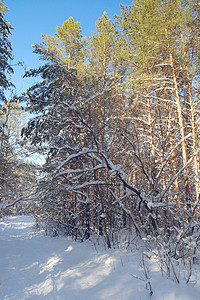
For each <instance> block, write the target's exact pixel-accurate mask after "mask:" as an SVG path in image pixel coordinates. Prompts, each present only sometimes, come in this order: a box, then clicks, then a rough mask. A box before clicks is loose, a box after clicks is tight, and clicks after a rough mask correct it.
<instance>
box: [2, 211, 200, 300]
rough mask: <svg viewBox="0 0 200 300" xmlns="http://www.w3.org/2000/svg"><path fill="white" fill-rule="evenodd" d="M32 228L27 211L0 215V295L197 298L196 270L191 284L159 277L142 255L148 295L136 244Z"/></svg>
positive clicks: (199, 279) (199, 280)
mask: <svg viewBox="0 0 200 300" xmlns="http://www.w3.org/2000/svg"><path fill="white" fill-rule="evenodd" d="M34 228H35V227H34V219H32V218H31V217H27V216H17V217H9V218H8V219H7V220H2V219H0V251H1V256H0V269H1V272H0V299H5V300H9V299H10V300H11V299H12V300H19V299H20V300H23V299H33V300H34V299H48V300H51V299H52V300H54V299H61V300H62V299H63V300H74V299H82V300H93V299H94V300H103V299H106V300H113V299H114V300H115V299H116V300H140V299H141V300H146V299H152V300H194V299H195V300H198V299H200V273H198V272H196V277H195V280H196V283H195V284H194V283H190V284H188V285H186V284H185V283H184V281H183V282H181V284H179V285H178V284H176V283H175V282H173V281H172V280H171V279H167V278H166V277H162V275H161V272H160V270H159V266H158V264H157V262H156V260H152V261H150V262H148V261H147V262H145V263H146V266H147V265H148V268H149V279H150V283H151V286H152V290H153V295H152V296H150V293H149V291H148V290H147V289H146V288H145V286H146V282H145V280H146V279H145V276H144V269H143V267H142V263H141V262H142V260H141V257H142V254H141V250H140V249H138V250H137V249H135V250H132V251H129V252H128V251H126V250H123V249H105V247H104V246H103V245H99V244H97V243H96V244H94V243H92V242H90V241H86V242H84V243H79V242H74V241H72V240H70V239H69V238H67V237H55V238H52V237H49V236H46V235H45V233H44V232H37V231H35V229H34ZM197 270H198V267H197ZM193 277H194V276H193Z"/></svg>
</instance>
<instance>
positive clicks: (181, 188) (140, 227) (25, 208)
mask: <svg viewBox="0 0 200 300" xmlns="http://www.w3.org/2000/svg"><path fill="white" fill-rule="evenodd" d="M6 10H7V8H6V6H5V5H4V4H3V1H2V0H1V1H0V11H1V13H0V29H1V33H0V56H1V62H0V64H1V69H0V148H1V152H0V208H1V210H0V217H4V216H7V215H13V214H14V215H16V214H27V215H33V216H35V218H36V219H37V225H38V227H40V228H45V230H46V232H47V233H48V234H50V235H53V236H55V235H59V234H65V235H67V236H70V237H72V238H73V239H75V240H78V241H84V240H85V239H89V238H91V236H94V235H98V236H101V237H102V238H103V239H104V241H105V243H106V245H107V247H108V248H112V247H116V246H117V245H118V244H120V243H125V244H126V246H127V247H128V246H129V245H130V244H131V242H132V240H133V239H135V237H137V238H138V239H140V240H142V241H144V243H145V245H146V247H147V249H150V248H151V249H156V251H157V252H156V253H157V254H158V256H159V257H160V258H161V261H162V264H163V267H165V268H166V269H167V270H168V271H169V272H170V270H172V272H173V263H172V262H174V261H179V260H181V261H187V262H189V263H190V265H191V264H192V263H195V258H196V252H197V249H198V243H199V237H200V207H199V205H200V196H199V192H200V170H199V156H200V122H199V120H200V98H199V79H200V74H199V73H200V51H199V50H200V18H199V16H200V5H199V3H198V1H197V0H165V1H164V0H135V1H134V2H133V4H132V5H130V6H127V5H121V15H120V16H119V15H115V16H113V17H112V18H109V17H108V15H107V13H106V12H105V13H104V14H103V15H102V16H100V17H99V19H98V20H97V21H96V31H95V32H94V33H93V34H92V35H91V36H90V37H85V36H83V35H82V29H81V25H80V23H79V22H78V21H76V20H74V19H73V17H69V18H68V19H67V20H65V21H64V23H63V24H62V25H61V26H57V28H55V34H54V35H53V36H50V35H47V34H43V35H42V43H41V44H36V45H34V46H33V52H34V53H35V54H36V55H38V56H39V57H40V60H41V66H40V67H39V68H35V69H31V70H27V71H26V72H25V74H24V77H35V78H36V79H37V83H36V84H34V85H32V86H31V87H30V88H28V90H27V91H26V92H25V93H23V94H22V95H21V96H13V97H11V98H10V99H7V98H6V96H5V90H9V89H11V88H12V82H10V80H9V76H8V74H10V73H11V72H13V69H12V64H11V63H10V59H11V58H12V45H11V43H10V41H9V35H10V34H11V33H12V31H13V28H12V26H11V25H10V24H9V23H8V22H7V21H6ZM13 34H14V33H13ZM29 155H33V156H32V157H34V155H39V156H41V157H43V158H44V163H43V164H35V163H34V159H32V160H28V159H27V158H28V157H29ZM176 280H177V282H178V281H179V279H178V277H177V278H176Z"/></svg>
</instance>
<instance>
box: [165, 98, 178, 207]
mask: <svg viewBox="0 0 200 300" xmlns="http://www.w3.org/2000/svg"><path fill="white" fill-rule="evenodd" d="M167 109H168V113H169V115H168V120H169V141H170V147H171V149H174V141H173V136H172V128H173V127H172V116H171V109H170V106H169V103H168V102H167ZM172 169H173V175H174V176H175V175H176V173H177V162H176V154H175V150H173V151H172ZM174 185H175V189H176V194H177V200H178V204H179V206H180V191H179V185H178V178H176V179H175V181H174Z"/></svg>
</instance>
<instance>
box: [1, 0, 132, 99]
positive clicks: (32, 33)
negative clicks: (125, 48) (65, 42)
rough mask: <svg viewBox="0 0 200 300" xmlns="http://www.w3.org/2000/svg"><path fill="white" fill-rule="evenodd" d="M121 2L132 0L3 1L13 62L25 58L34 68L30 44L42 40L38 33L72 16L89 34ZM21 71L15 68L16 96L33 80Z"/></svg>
mask: <svg viewBox="0 0 200 300" xmlns="http://www.w3.org/2000/svg"><path fill="white" fill-rule="evenodd" d="M120 3H122V4H127V5H130V4H132V0H121V1H120V0H4V4H5V5H7V6H8V9H9V11H8V12H7V13H6V20H7V21H9V22H10V23H11V25H12V26H13V27H14V30H13V33H12V35H11V36H10V41H11V43H12V46H13V55H14V57H15V59H14V63H16V62H18V61H24V63H25V65H26V66H27V68H28V69H30V68H34V67H37V66H38V65H39V64H40V62H39V60H38V56H37V55H36V54H34V53H32V45H34V44H38V43H40V42H41V34H50V35H53V34H54V33H55V32H56V27H57V26H62V24H63V22H64V21H65V20H67V19H68V18H69V17H70V16H72V17H73V18H74V20H75V21H79V22H80V23H81V27H82V33H83V35H85V36H90V35H91V31H95V22H96V21H97V20H98V18H99V16H102V14H103V12H104V11H106V12H107V14H108V16H109V17H110V18H112V17H113V15H114V14H120ZM23 73H24V71H23V69H22V67H15V74H14V76H13V77H12V81H13V83H14V84H15V85H16V88H17V94H18V95H19V94H21V93H22V92H24V91H25V90H26V88H27V87H28V86H29V85H30V84H32V83H33V82H34V80H35V81H36V79H22V76H23Z"/></svg>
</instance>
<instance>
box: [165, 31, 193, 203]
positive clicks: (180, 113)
mask: <svg viewBox="0 0 200 300" xmlns="http://www.w3.org/2000/svg"><path fill="white" fill-rule="evenodd" d="M166 33H167V30H166ZM168 53H169V60H170V65H171V70H172V75H173V81H174V89H175V99H176V107H177V112H178V121H179V126H180V134H181V138H182V160H183V165H184V166H185V165H186V164H187V151H186V142H185V130H184V123H183V114H182V108H181V103H180V97H179V89H178V83H177V77H176V71H175V67H174V59H173V54H172V49H171V47H170V44H169V42H168ZM188 171H189V169H188V168H186V169H185V172H186V173H188ZM184 181H185V192H186V202H188V201H189V199H190V195H189V179H188V176H187V175H186V174H185V173H184Z"/></svg>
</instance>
